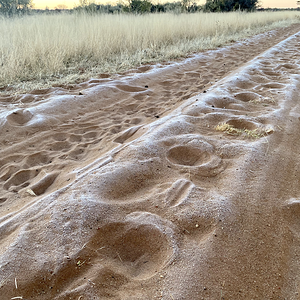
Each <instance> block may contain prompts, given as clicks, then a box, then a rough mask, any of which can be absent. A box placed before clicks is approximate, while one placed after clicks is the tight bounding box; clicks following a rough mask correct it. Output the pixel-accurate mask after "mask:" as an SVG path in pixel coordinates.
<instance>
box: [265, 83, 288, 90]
mask: <svg viewBox="0 0 300 300" xmlns="http://www.w3.org/2000/svg"><path fill="white" fill-rule="evenodd" d="M260 87H262V88H266V89H283V88H285V85H284V84H282V83H277V82H271V83H266V84H262V85H261V86H260Z"/></svg>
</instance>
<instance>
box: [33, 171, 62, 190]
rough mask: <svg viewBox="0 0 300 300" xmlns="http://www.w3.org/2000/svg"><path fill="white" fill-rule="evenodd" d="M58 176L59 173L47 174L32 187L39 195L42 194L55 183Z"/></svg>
mask: <svg viewBox="0 0 300 300" xmlns="http://www.w3.org/2000/svg"><path fill="white" fill-rule="evenodd" d="M57 176H58V173H52V174H47V175H46V176H44V177H43V178H42V179H41V180H39V181H38V182H37V183H35V184H34V185H32V186H30V189H31V190H32V191H33V192H34V193H35V194H36V195H37V196H39V195H42V194H44V193H45V192H46V190H47V189H48V188H49V187H50V186H51V185H52V184H53V182H54V180H55V179H56V177H57Z"/></svg>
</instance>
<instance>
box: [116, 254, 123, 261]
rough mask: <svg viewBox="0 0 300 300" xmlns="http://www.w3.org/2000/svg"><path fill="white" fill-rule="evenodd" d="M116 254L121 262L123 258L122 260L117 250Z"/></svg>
mask: <svg viewBox="0 0 300 300" xmlns="http://www.w3.org/2000/svg"><path fill="white" fill-rule="evenodd" d="M117 255H118V257H119V258H120V261H121V262H123V260H122V258H121V256H120V254H119V253H118V252H117Z"/></svg>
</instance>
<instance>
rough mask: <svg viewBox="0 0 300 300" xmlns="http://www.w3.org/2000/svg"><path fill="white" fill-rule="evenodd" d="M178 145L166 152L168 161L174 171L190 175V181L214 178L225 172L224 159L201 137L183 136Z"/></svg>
mask: <svg viewBox="0 0 300 300" xmlns="http://www.w3.org/2000/svg"><path fill="white" fill-rule="evenodd" d="M176 144H177V145H173V146H171V147H170V149H169V150H167V151H166V159H167V160H168V161H169V163H170V164H171V165H172V166H173V168H174V169H176V170H178V171H179V172H180V173H186V174H188V176H189V178H190V179H192V178H194V177H203V176H205V177H214V176H216V175H218V174H219V173H220V172H222V171H223V170H224V165H223V164H222V159H221V158H220V157H218V156H217V155H216V154H215V153H214V152H215V151H214V147H213V146H212V145H211V144H209V143H207V142H205V141H203V140H202V139H201V137H200V136H197V135H192V136H189V135H187V136H186V137H184V136H182V137H181V138H178V141H177V143H176Z"/></svg>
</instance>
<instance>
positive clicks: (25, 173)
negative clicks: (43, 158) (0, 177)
mask: <svg viewBox="0 0 300 300" xmlns="http://www.w3.org/2000/svg"><path fill="white" fill-rule="evenodd" d="M39 172H40V170H39V169H30V170H20V171H18V172H17V173H15V174H14V175H13V176H12V177H11V178H9V179H8V180H7V181H6V182H5V183H4V186H3V187H4V189H6V190H8V189H10V188H11V187H13V188H14V189H15V190H18V189H21V188H23V187H26V186H28V185H29V180H30V179H32V178H34V177H35V176H37V175H38V173H39Z"/></svg>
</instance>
